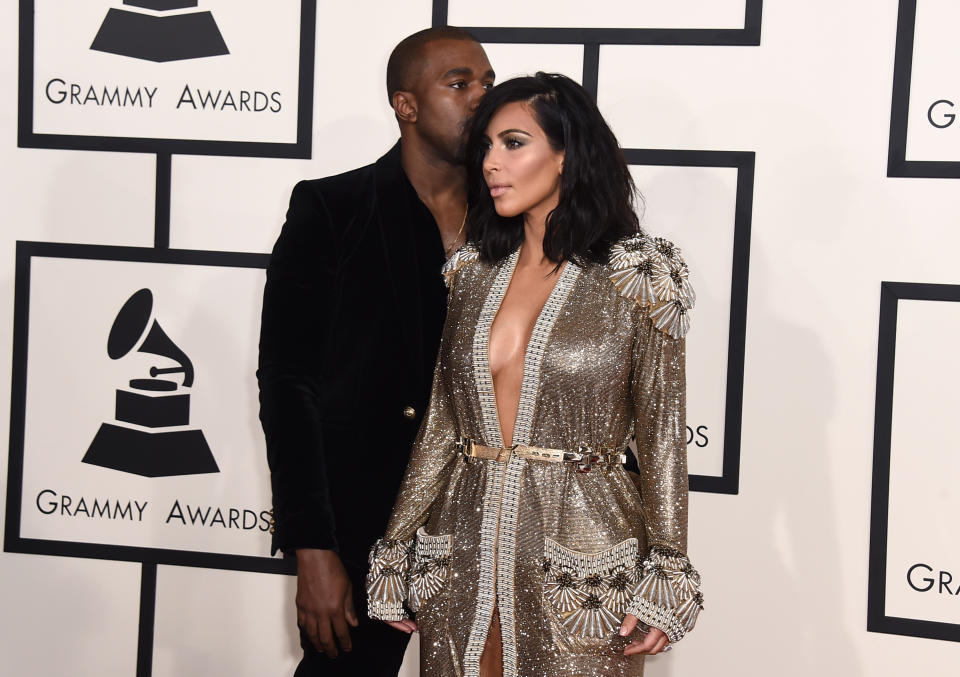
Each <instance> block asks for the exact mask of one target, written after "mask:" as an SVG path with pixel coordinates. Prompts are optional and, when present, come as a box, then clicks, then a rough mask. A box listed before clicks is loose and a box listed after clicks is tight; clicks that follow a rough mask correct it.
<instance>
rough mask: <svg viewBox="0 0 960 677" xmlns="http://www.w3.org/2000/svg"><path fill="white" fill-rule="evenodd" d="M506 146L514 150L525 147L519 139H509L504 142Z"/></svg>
mask: <svg viewBox="0 0 960 677" xmlns="http://www.w3.org/2000/svg"><path fill="white" fill-rule="evenodd" d="M504 145H505V146H506V147H507V148H510V149H514V148H520V147H521V146H522V145H523V143H522V142H521V141H520V140H518V139H507V140H506V141H504Z"/></svg>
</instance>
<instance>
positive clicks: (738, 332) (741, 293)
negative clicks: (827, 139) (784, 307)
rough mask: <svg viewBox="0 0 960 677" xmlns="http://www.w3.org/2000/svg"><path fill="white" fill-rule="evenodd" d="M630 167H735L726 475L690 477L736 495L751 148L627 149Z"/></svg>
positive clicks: (705, 488) (693, 484) (698, 486)
mask: <svg viewBox="0 0 960 677" xmlns="http://www.w3.org/2000/svg"><path fill="white" fill-rule="evenodd" d="M624 155H625V156H626V158H627V163H628V164H630V165H660V166H673V167H731V168H735V169H736V170H737V194H736V205H735V208H734V224H733V261H732V265H731V272H730V274H731V284H730V330H729V334H728V342H727V383H726V409H725V411H724V429H723V466H722V467H723V474H722V475H720V476H715V475H690V490H691V491H701V492H706V493H714V494H736V493H738V492H739V490H740V433H741V421H742V418H743V364H744V353H745V348H746V332H747V287H748V283H749V278H750V229H751V223H752V215H753V175H754V165H755V161H756V156H755V154H754V153H752V152H742V151H711V150H651V149H640V148H625V149H624Z"/></svg>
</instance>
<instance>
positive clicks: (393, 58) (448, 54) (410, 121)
mask: <svg viewBox="0 0 960 677" xmlns="http://www.w3.org/2000/svg"><path fill="white" fill-rule="evenodd" d="M493 80H494V73H493V69H492V68H490V62H489V61H488V60H487V55H486V53H484V51H483V47H482V46H481V45H480V43H479V42H477V40H476V38H474V37H473V36H472V35H470V34H469V33H468V32H467V31H465V30H463V29H462V28H454V27H452V26H445V27H442V28H428V29H426V30H422V31H420V32H418V33H414V34H413V35H411V36H409V37H407V38H405V39H404V40H403V41H401V42H400V44H398V45H397V46H396V47H395V48H394V50H393V52H392V53H391V54H390V60H389V61H388V62H387V95H388V97H389V99H390V105H391V106H392V107H393V110H394V113H395V114H396V116H397V121H398V122H399V124H400V134H401V136H404V137H408V138H409V137H411V136H416V137H417V138H418V140H419V141H420V142H422V143H423V144H425V146H427V149H428V150H429V151H430V152H432V153H435V154H436V155H438V156H439V157H440V158H442V159H444V160H447V161H450V162H462V159H463V132H464V123H465V122H466V120H467V118H469V116H470V114H471V113H472V112H473V110H474V109H475V108H476V107H477V104H478V103H479V102H480V99H481V98H482V97H483V95H484V94H485V93H486V91H487V90H488V89H490V88H491V87H492V86H493Z"/></svg>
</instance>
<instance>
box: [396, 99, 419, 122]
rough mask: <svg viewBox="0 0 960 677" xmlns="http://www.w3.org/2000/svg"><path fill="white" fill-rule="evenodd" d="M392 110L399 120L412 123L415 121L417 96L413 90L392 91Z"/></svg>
mask: <svg viewBox="0 0 960 677" xmlns="http://www.w3.org/2000/svg"><path fill="white" fill-rule="evenodd" d="M392 103H393V112H394V113H396V115H397V119H398V120H399V121H400V122H408V123H410V124H414V123H416V121H417V112H418V111H417V97H416V96H414V94H413V92H394V93H393V100H392Z"/></svg>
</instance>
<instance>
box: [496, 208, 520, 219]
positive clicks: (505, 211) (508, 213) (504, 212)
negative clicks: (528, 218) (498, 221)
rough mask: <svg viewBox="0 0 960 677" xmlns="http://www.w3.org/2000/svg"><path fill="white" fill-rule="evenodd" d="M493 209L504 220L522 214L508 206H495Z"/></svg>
mask: <svg viewBox="0 0 960 677" xmlns="http://www.w3.org/2000/svg"><path fill="white" fill-rule="evenodd" d="M493 208H494V209H495V210H496V212H497V216H500V217H502V218H504V219H512V218H513V217H514V216H516V215H517V214H519V213H520V211H519V210H517V209H510V208H509V207H508V206H507V205H498V204H494V205H493Z"/></svg>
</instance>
